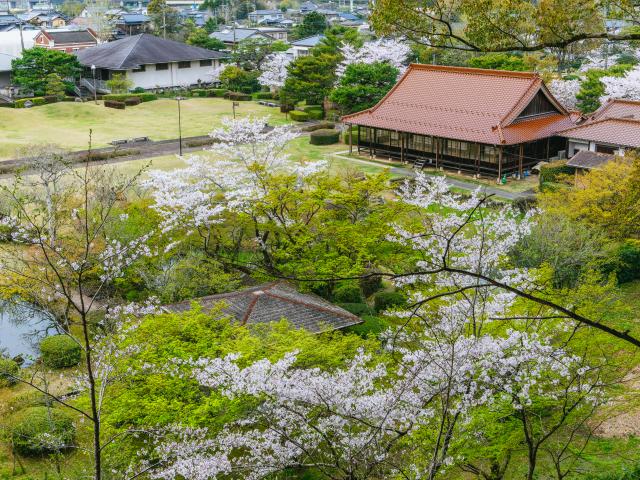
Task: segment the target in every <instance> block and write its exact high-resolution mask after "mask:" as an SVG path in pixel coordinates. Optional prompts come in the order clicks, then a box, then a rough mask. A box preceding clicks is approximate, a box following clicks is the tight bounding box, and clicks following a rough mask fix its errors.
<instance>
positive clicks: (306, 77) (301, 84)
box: [281, 53, 340, 105]
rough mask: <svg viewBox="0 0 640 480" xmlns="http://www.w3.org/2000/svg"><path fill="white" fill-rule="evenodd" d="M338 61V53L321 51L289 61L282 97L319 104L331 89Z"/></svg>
mask: <svg viewBox="0 0 640 480" xmlns="http://www.w3.org/2000/svg"><path fill="white" fill-rule="evenodd" d="M339 61H340V57H339V56H338V55H330V54H326V53H322V54H319V55H308V56H305V57H300V58H298V59H296V60H295V61H293V62H291V64H290V65H289V67H288V75H287V80H286V81H285V84H284V87H283V88H282V92H281V94H282V97H286V98H287V99H288V100H291V101H301V100H305V101H306V102H307V104H309V105H318V104H321V103H322V102H323V101H324V99H325V97H327V96H328V95H329V94H330V93H331V90H333V86H334V85H335V81H336V74H335V70H336V66H337V65H338V63H339Z"/></svg>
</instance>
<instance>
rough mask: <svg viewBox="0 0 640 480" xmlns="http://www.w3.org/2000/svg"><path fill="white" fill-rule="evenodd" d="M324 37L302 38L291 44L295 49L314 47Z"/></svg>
mask: <svg viewBox="0 0 640 480" xmlns="http://www.w3.org/2000/svg"><path fill="white" fill-rule="evenodd" d="M323 39H324V35H314V36H312V37H307V38H302V39H300V40H298V41H295V42H291V45H293V46H296V47H316V46H317V45H318V44H319V43H320V42H321V41H322V40H323Z"/></svg>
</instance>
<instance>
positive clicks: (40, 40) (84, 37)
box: [35, 28, 98, 53]
mask: <svg viewBox="0 0 640 480" xmlns="http://www.w3.org/2000/svg"><path fill="white" fill-rule="evenodd" d="M97 44H98V37H97V35H96V33H95V32H94V31H93V30H91V29H90V28H87V29H84V30H42V31H40V32H39V33H38V34H37V35H36V37H35V46H36V47H42V48H47V49H49V50H59V51H61V52H67V53H72V52H77V51H78V50H82V49H84V48H89V47H95V46H96V45H97Z"/></svg>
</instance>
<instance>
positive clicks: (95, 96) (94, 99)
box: [91, 65, 98, 105]
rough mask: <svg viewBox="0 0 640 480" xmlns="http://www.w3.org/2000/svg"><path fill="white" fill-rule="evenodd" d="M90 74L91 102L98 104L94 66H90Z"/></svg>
mask: <svg viewBox="0 0 640 480" xmlns="http://www.w3.org/2000/svg"><path fill="white" fill-rule="evenodd" d="M91 73H92V74H93V101H94V103H95V104H96V105H97V104H98V89H97V88H96V66H95V65H91Z"/></svg>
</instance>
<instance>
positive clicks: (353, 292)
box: [333, 282, 362, 303]
mask: <svg viewBox="0 0 640 480" xmlns="http://www.w3.org/2000/svg"><path fill="white" fill-rule="evenodd" d="M333 299H334V300H335V301H336V302H338V303H362V292H361V291H360V287H359V286H358V285H357V284H355V283H348V282H345V283H341V284H338V286H337V287H336V288H335V289H334V290H333Z"/></svg>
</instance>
